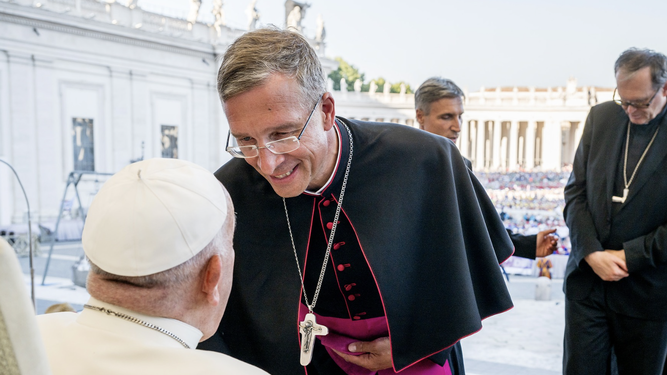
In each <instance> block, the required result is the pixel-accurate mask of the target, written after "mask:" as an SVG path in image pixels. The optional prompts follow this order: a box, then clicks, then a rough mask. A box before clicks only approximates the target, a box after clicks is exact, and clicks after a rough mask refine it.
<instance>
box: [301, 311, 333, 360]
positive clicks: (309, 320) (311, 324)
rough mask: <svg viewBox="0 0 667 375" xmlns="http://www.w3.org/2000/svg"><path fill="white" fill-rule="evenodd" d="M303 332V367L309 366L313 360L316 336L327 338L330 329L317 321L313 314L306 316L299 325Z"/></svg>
mask: <svg viewBox="0 0 667 375" xmlns="http://www.w3.org/2000/svg"><path fill="white" fill-rule="evenodd" d="M299 326H300V328H299V331H300V332H301V366H307V365H308V364H309V363H310V361H311V360H312V359H313V346H314V341H315V336H326V335H327V334H328V333H329V329H328V328H327V327H325V326H323V325H321V324H317V322H316V321H315V315H314V314H313V313H308V314H306V317H305V318H304V319H303V321H302V322H300V323H299Z"/></svg>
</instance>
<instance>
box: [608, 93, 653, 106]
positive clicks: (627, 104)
mask: <svg viewBox="0 0 667 375" xmlns="http://www.w3.org/2000/svg"><path fill="white" fill-rule="evenodd" d="M616 91H618V88H615V89H614V96H612V99H613V100H614V102H616V104H618V105H620V106H621V107H623V108H624V109H625V108H628V107H630V106H632V107H635V108H636V109H646V108H648V107H650V106H651V102H652V101H653V98H655V96H656V95H658V92H659V91H660V89H658V90H657V91H656V92H655V94H653V96H652V97H651V99H649V100H648V101H647V102H646V103H633V102H626V101H625V100H623V99H621V97H620V96H619V97H618V98H617V97H616Z"/></svg>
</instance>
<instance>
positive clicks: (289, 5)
mask: <svg viewBox="0 0 667 375" xmlns="http://www.w3.org/2000/svg"><path fill="white" fill-rule="evenodd" d="M309 7H310V4H308V3H300V2H296V1H293V0H287V1H285V27H287V28H290V27H291V28H293V29H295V30H297V31H299V32H301V31H302V30H303V27H301V20H303V18H304V17H306V10H307V9H308V8H309Z"/></svg>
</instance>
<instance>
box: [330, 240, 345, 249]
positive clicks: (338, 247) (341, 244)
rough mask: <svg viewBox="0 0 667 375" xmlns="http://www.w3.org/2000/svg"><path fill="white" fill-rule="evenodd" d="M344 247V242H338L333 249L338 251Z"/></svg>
mask: <svg viewBox="0 0 667 375" xmlns="http://www.w3.org/2000/svg"><path fill="white" fill-rule="evenodd" d="M343 245H345V242H344V241H341V242H337V243H335V244H334V245H333V249H334V250H338V249H340V247H341V246H343Z"/></svg>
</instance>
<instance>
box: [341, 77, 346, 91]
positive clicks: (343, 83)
mask: <svg viewBox="0 0 667 375" xmlns="http://www.w3.org/2000/svg"><path fill="white" fill-rule="evenodd" d="M340 91H341V92H347V81H346V80H345V78H341V79H340Z"/></svg>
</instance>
